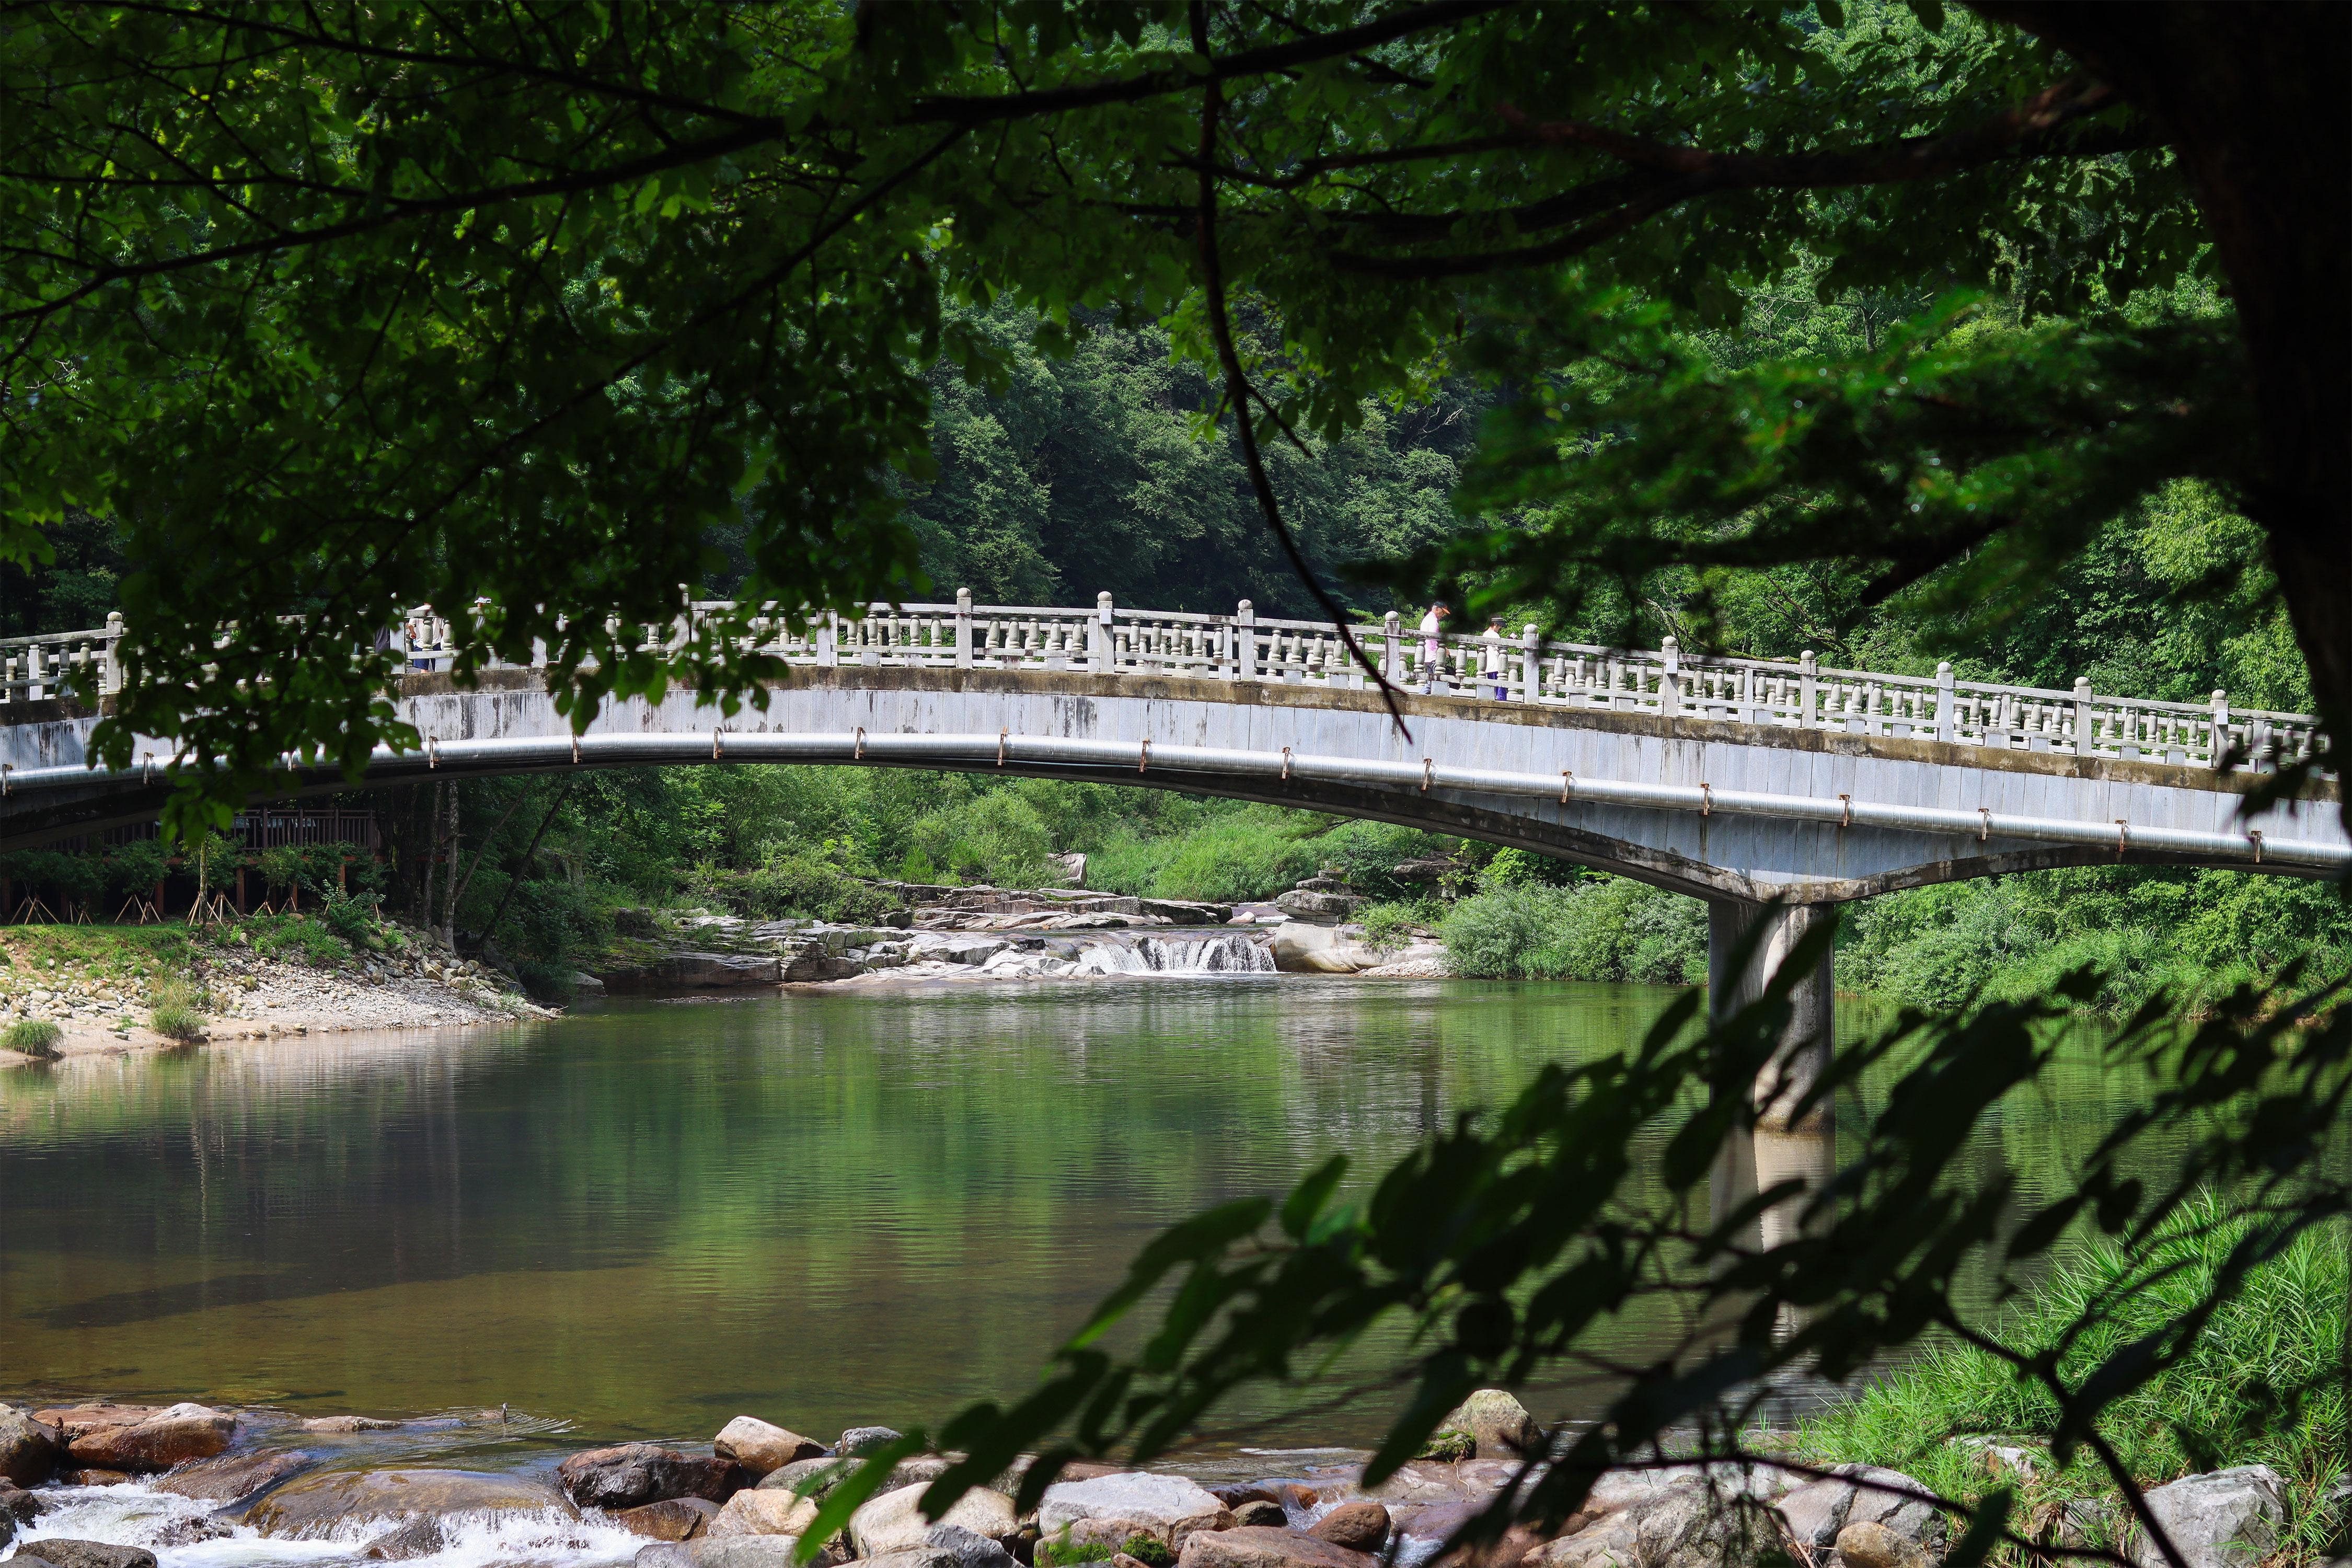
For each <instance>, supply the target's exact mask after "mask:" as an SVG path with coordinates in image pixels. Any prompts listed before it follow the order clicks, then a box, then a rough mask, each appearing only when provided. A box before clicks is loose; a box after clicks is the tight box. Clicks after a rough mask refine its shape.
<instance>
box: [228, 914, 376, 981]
mask: <svg viewBox="0 0 2352 1568" xmlns="http://www.w3.org/2000/svg"><path fill="white" fill-rule="evenodd" d="M245 929H246V931H247V932H248V933H249V934H250V935H251V936H252V938H253V951H254V952H257V953H259V954H261V955H262V956H263V957H265V958H274V959H277V960H278V961H279V962H281V963H304V964H308V965H310V967H311V968H313V969H334V968H337V967H339V966H341V964H342V963H343V962H344V960H346V959H348V958H350V957H351V955H352V950H351V949H350V947H348V946H347V945H345V943H344V942H343V939H342V938H341V937H339V936H337V935H336V934H335V933H334V932H333V931H329V930H328V929H327V928H326V927H325V926H323V925H321V924H320V922H319V921H314V920H312V919H310V917H309V916H307V915H262V916H259V917H257V918H256V919H253V920H249V921H246V922H245Z"/></svg>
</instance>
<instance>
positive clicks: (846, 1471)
mask: <svg viewBox="0 0 2352 1568" xmlns="http://www.w3.org/2000/svg"><path fill="white" fill-rule="evenodd" d="M857 1464H858V1461H856V1459H825V1458H817V1459H794V1460H793V1462H792V1463H791V1464H789V1465H779V1466H777V1467H776V1468H774V1469H772V1470H770V1471H769V1472H768V1473H767V1474H766V1475H765V1476H763V1477H761V1479H760V1490H761V1491H763V1492H771V1491H787V1492H798V1493H800V1494H801V1496H803V1497H805V1498H815V1499H817V1500H819V1501H823V1500H824V1494H825V1493H827V1492H829V1491H831V1490H832V1489H834V1488H835V1487H837V1486H839V1485H840V1484H841V1483H842V1482H843V1481H844V1480H845V1479H847V1478H848V1477H849V1476H851V1475H852V1474H854V1473H855V1472H856V1469H857ZM886 1490H887V1488H886Z"/></svg>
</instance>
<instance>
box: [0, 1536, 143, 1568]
mask: <svg viewBox="0 0 2352 1568" xmlns="http://www.w3.org/2000/svg"><path fill="white" fill-rule="evenodd" d="M16 1561H17V1562H19V1563H47V1564H48V1568H155V1554H154V1553H153V1552H146V1551H142V1550H141V1549H140V1548H138V1547H136V1546H114V1545H110V1544H109V1543H107V1542H103V1541H27V1542H25V1544H24V1545H22V1546H19V1547H18V1548H16Z"/></svg>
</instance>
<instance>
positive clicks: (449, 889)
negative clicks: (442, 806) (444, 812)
mask: <svg viewBox="0 0 2352 1568" xmlns="http://www.w3.org/2000/svg"><path fill="white" fill-rule="evenodd" d="M448 826H449V830H448V833H447V835H446V837H444V838H443V839H442V843H444V844H445V845H446V846H447V849H446V856H447V859H448V865H447V867H446V869H445V870H443V871H442V873H441V922H440V923H441V945H442V946H443V947H446V948H447V949H448V950H449V951H450V952H457V780H455V779H451V780H450V781H449V825H448Z"/></svg>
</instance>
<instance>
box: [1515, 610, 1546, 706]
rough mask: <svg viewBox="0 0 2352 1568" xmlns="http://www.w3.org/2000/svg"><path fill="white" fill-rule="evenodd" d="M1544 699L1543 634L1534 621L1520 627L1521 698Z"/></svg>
mask: <svg viewBox="0 0 2352 1568" xmlns="http://www.w3.org/2000/svg"><path fill="white" fill-rule="evenodd" d="M1542 699H1543V634H1542V633H1541V632H1539V631H1538V630H1537V629H1536V628H1535V626H1534V624H1533V623H1529V624H1528V625H1527V626H1521V627H1520V628H1519V700H1520V701H1522V702H1537V701H1540V700H1542Z"/></svg>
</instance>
